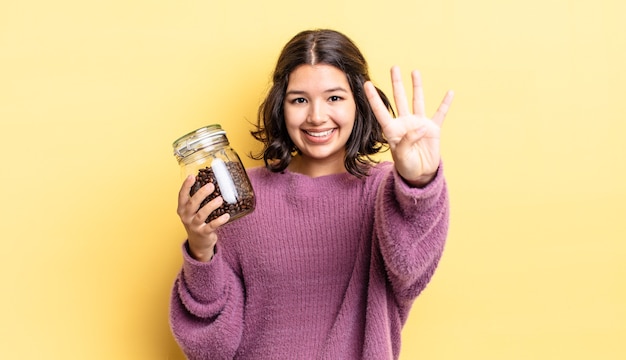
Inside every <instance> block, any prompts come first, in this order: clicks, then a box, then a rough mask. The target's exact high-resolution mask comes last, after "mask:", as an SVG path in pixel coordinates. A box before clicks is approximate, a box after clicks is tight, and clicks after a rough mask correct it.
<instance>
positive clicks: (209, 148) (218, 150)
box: [172, 124, 255, 223]
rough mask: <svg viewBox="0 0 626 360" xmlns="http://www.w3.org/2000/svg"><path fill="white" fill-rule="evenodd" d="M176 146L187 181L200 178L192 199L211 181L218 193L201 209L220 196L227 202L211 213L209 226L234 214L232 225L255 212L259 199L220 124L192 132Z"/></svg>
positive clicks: (176, 153)
mask: <svg viewBox="0 0 626 360" xmlns="http://www.w3.org/2000/svg"><path fill="white" fill-rule="evenodd" d="M172 146H173V147H174V156H175V157H176V160H178V164H179V165H180V167H181V173H182V176H183V178H187V176H189V175H194V176H195V177H196V181H195V182H194V184H193V186H192V187H191V190H190V191H189V195H190V196H193V194H195V193H196V191H198V190H200V188H201V187H202V186H204V185H206V184H208V183H209V182H211V183H213V185H214V186H215V191H214V192H213V193H211V194H210V195H209V196H208V197H207V198H206V199H204V200H203V201H202V203H201V204H200V207H202V206H204V205H205V204H206V203H208V202H209V201H211V200H212V199H214V198H216V197H217V196H220V195H221V196H222V198H223V199H224V203H223V204H222V205H221V206H220V207H219V208H217V209H216V210H215V211H213V212H212V213H211V214H209V216H208V217H207V219H206V222H207V223H208V222H210V221H212V220H214V219H215V218H217V217H219V216H221V215H223V214H225V213H229V214H230V219H229V220H228V221H229V222H230V221H233V220H236V219H239V218H241V217H242V216H244V215H247V214H249V213H251V212H252V211H253V210H254V207H255V197H254V191H253V189H252V185H251V184H250V179H249V178H248V174H247V173H246V170H245V168H244V167H243V164H242V163H241V159H240V158H239V155H237V153H236V152H235V150H233V149H232V148H231V147H230V143H229V142H228V138H227V137H226V132H225V131H224V130H223V129H222V127H221V126H220V125H219V124H213V125H208V126H205V127H202V128H200V129H198V130H195V131H192V132H190V133H188V134H186V135H184V136H182V137H180V138H179V139H178V140H176V141H174V143H173V144H172Z"/></svg>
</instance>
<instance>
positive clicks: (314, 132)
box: [304, 129, 335, 138]
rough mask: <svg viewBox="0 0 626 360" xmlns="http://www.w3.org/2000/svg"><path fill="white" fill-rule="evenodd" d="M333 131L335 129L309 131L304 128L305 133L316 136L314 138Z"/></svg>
mask: <svg viewBox="0 0 626 360" xmlns="http://www.w3.org/2000/svg"><path fill="white" fill-rule="evenodd" d="M333 131H335V129H330V130H326V131H309V130H304V132H305V133H306V134H307V135H310V136H313V137H316V138H323V137H325V136H328V135H330V134H332V133H333Z"/></svg>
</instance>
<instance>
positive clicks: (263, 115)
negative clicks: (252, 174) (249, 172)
mask: <svg viewBox="0 0 626 360" xmlns="http://www.w3.org/2000/svg"><path fill="white" fill-rule="evenodd" d="M303 64H309V65H315V64H327V65H331V66H334V67H336V68H338V69H339V70H341V71H343V72H344V73H345V74H346V77H347V79H348V83H349V84H350V89H351V90H352V93H353V96H354V101H355V102H356V119H355V121H354V127H353V129H352V133H351V134H350V137H349V138H348V142H347V143H346V155H345V159H344V165H345V167H346V170H347V171H348V172H349V173H350V174H352V175H355V176H357V177H362V176H365V175H367V173H368V170H369V168H370V166H371V164H372V163H373V162H374V160H372V158H371V157H370V155H373V154H376V153H378V152H380V151H383V150H386V149H387V141H386V140H385V138H384V136H383V133H382V130H381V128H380V125H379V124H378V121H377V120H376V117H375V116H374V113H373V112H372V109H371V107H370V105H369V103H368V101H367V97H366V96H365V91H364V89H363V84H364V83H365V82H366V81H368V80H370V77H369V73H368V68H367V62H366V61H365V58H364V57H363V55H362V54H361V51H360V50H359V49H358V48H357V47H356V45H355V44H354V42H352V40H350V39H349V38H348V37H347V36H345V35H343V34H342V33H340V32H337V31H334V30H328V29H319V30H306V31H302V32H300V33H299V34H297V35H296V36H294V37H293V38H292V39H291V40H290V41H289V42H288V43H287V44H286V45H285V47H284V48H283V50H282V52H281V53H280V56H279V57H278V61H277V63H276V69H275V70H274V74H273V77H272V86H271V88H270V90H269V92H268V95H267V97H266V98H265V100H264V101H263V103H262V104H261V106H260V107H259V110H258V114H257V125H256V130H255V131H251V134H252V136H254V138H255V139H257V140H259V141H260V142H262V143H263V150H262V151H261V152H260V153H259V154H257V155H253V154H251V156H252V158H254V159H256V160H260V159H263V161H264V162H265V166H266V167H267V168H268V169H270V170H271V171H274V172H279V171H283V170H284V169H285V168H287V166H288V165H289V163H290V162H291V158H292V156H293V154H294V153H297V151H298V149H296V147H295V145H294V143H293V142H292V140H291V138H290V137H289V134H288V133H287V128H286V125H285V116H284V101H285V92H286V91H287V84H288V83H289V74H291V72H292V71H293V70H295V69H296V68H297V67H298V66H300V65H303ZM376 90H377V91H378V93H379V94H380V97H381V98H382V100H383V102H384V103H385V105H386V106H387V108H388V109H389V111H390V112H391V113H393V109H392V108H391V104H390V103H389V100H388V99H387V97H386V96H385V94H384V93H383V92H382V91H381V90H380V89H378V88H377V89H376Z"/></svg>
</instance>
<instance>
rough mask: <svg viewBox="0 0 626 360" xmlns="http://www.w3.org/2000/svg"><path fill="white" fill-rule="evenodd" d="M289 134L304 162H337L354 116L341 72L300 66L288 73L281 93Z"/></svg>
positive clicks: (348, 90)
mask: <svg viewBox="0 0 626 360" xmlns="http://www.w3.org/2000/svg"><path fill="white" fill-rule="evenodd" d="M284 111H285V123H286V126H287V132H288V133H289V137H290V138H291V140H292V141H293V143H294V144H295V145H296V147H297V148H298V149H299V150H300V153H301V156H302V160H303V161H306V162H309V163H310V162H316V163H325V164H326V165H330V164H332V163H335V164H339V163H340V164H341V166H343V159H344V154H345V148H346V143H347V142H348V138H349V137H350V134H351V133H352V128H353V127H354V120H355V117H356V103H355V101H354V96H353V94H352V90H351V89H350V84H349V83H348V78H347V77H346V75H345V74H344V73H343V71H341V70H339V69H338V68H336V67H334V66H331V65H327V64H318V65H308V64H307V65H300V66H299V67H297V68H296V69H295V70H293V71H292V72H291V74H290V75H289V82H288V84H287V92H286V94H285V104H284Z"/></svg>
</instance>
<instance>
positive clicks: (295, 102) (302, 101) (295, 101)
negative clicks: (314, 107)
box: [291, 98, 306, 104]
mask: <svg viewBox="0 0 626 360" xmlns="http://www.w3.org/2000/svg"><path fill="white" fill-rule="evenodd" d="M305 102H306V100H305V99H304V98H295V99H292V100H291V103H292V104H303V103H305Z"/></svg>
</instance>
